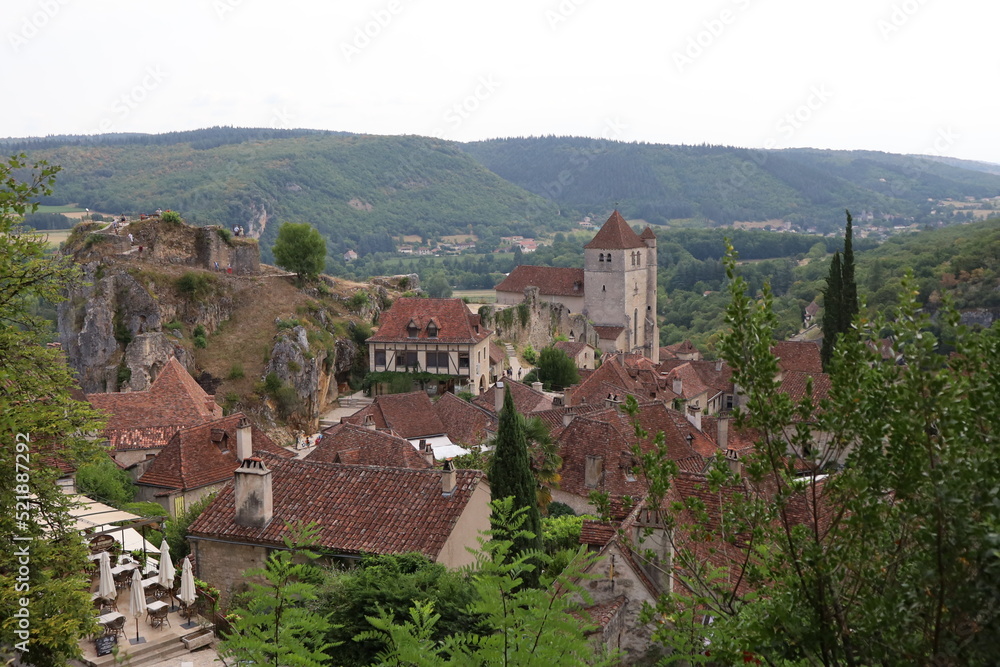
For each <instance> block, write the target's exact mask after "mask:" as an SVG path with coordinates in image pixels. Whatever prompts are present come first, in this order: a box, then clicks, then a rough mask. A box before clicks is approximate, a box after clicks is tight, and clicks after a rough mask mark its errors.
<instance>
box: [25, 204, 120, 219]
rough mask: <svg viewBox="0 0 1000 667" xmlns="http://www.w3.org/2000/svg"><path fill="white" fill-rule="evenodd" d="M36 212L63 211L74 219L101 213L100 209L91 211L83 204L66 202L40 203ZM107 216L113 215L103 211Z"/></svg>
mask: <svg viewBox="0 0 1000 667" xmlns="http://www.w3.org/2000/svg"><path fill="white" fill-rule="evenodd" d="M35 213H62V214H63V215H65V216H66V217H67V218H72V219H73V220H80V219H81V218H83V217H85V216H87V215H90V213H100V211H90V212H89V213H88V212H87V209H85V208H83V207H82V206H77V205H76V204H64V205H63V206H46V205H44V204H39V206H38V210H37V211H35ZM101 215H104V216H106V217H111V216H110V214H108V213H102V214H101Z"/></svg>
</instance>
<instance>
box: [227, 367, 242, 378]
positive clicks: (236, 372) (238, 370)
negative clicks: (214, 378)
mask: <svg viewBox="0 0 1000 667" xmlns="http://www.w3.org/2000/svg"><path fill="white" fill-rule="evenodd" d="M226 379H227V380H242V379H243V364H233V365H232V366H231V367H230V368H229V375H227V376H226Z"/></svg>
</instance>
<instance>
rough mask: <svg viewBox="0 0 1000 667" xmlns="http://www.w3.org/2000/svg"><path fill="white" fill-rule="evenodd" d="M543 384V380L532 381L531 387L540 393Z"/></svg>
mask: <svg viewBox="0 0 1000 667" xmlns="http://www.w3.org/2000/svg"><path fill="white" fill-rule="evenodd" d="M543 386H544V385H543V384H542V383H541V382H532V383H531V388H532V389H534V390H535V391H537V392H538V393H541V392H542V387H543Z"/></svg>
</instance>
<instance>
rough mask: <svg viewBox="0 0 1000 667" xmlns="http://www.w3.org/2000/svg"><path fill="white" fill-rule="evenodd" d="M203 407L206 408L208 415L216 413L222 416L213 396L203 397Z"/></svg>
mask: <svg viewBox="0 0 1000 667" xmlns="http://www.w3.org/2000/svg"><path fill="white" fill-rule="evenodd" d="M205 409H206V410H208V414H210V415H213V416H215V415H218V416H220V417H221V416H222V415H221V414H219V404H218V403H216V402H215V396H206V397H205Z"/></svg>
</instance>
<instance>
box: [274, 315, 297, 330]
mask: <svg viewBox="0 0 1000 667" xmlns="http://www.w3.org/2000/svg"><path fill="white" fill-rule="evenodd" d="M300 324H302V322H301V321H299V319H298V318H297V317H290V318H289V319H287V320H280V319H279V320H278V328H279V329H294V328H295V327H297V326H299V325H300Z"/></svg>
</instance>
